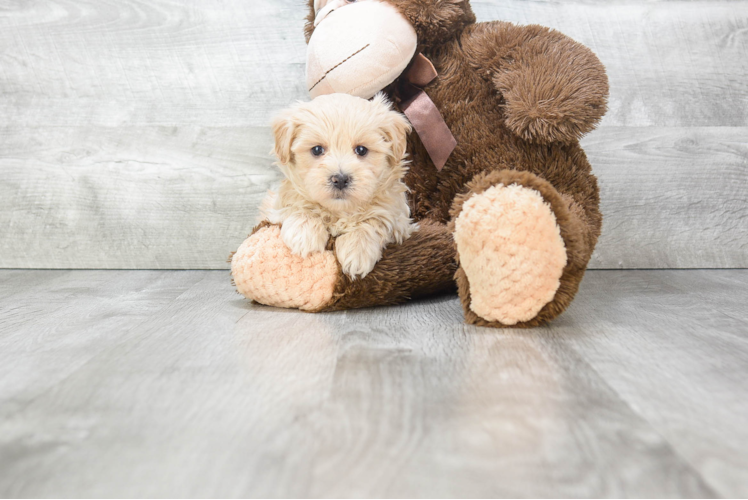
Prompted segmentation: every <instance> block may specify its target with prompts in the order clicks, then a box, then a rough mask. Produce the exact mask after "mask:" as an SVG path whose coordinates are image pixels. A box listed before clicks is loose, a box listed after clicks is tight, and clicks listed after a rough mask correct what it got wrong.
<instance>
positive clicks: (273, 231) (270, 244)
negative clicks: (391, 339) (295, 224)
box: [231, 220, 457, 312]
mask: <svg viewBox="0 0 748 500" xmlns="http://www.w3.org/2000/svg"><path fill="white" fill-rule="evenodd" d="M456 270H457V264H456V262H455V247H454V242H453V239H452V233H451V232H450V230H449V229H448V227H447V225H446V224H440V223H437V222H433V221H430V220H423V221H421V222H419V228H418V229H417V230H416V231H414V232H413V234H412V236H411V237H410V238H408V239H407V240H406V241H404V242H403V243H402V244H400V245H389V246H388V247H387V248H386V249H385V250H384V253H383V255H382V259H381V260H380V261H379V262H378V263H377V265H376V266H375V267H374V269H373V270H372V271H371V272H370V273H369V274H367V275H366V277H365V278H363V279H356V280H351V279H350V278H349V277H347V276H346V275H344V274H343V273H342V272H341V270H340V265H339V264H338V262H337V260H336V258H335V253H334V250H333V247H332V246H330V247H328V250H326V251H325V252H318V253H315V254H312V255H310V256H308V257H306V258H302V257H299V256H297V255H293V254H291V252H290V250H288V248H287V247H286V246H285V244H284V243H283V241H282V240H281V238H280V228H279V227H278V226H277V225H272V224H269V223H263V224H261V225H260V226H258V227H257V228H256V229H255V230H254V232H253V234H252V235H251V236H250V237H249V238H248V239H247V240H246V241H245V242H244V243H243V244H242V245H241V247H239V250H238V251H237V252H236V253H235V254H234V255H233V257H232V259H231V272H232V275H233V278H234V282H235V284H236V287H237V290H238V291H239V292H240V293H241V294H242V295H244V296H245V297H247V298H248V299H250V300H254V301H257V302H259V303H261V304H265V305H270V306H276V307H286V308H297V309H301V310H304V311H312V312H319V311H333V310H342V309H354V308H359V307H371V306H380V305H392V304H398V303H401V302H405V301H407V300H409V299H411V298H415V297H418V296H423V295H429V294H433V293H437V292H442V291H449V290H454V288H455V284H454V278H453V277H454V273H455V271H456Z"/></svg>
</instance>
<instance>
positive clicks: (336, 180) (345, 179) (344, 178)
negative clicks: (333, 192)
mask: <svg viewBox="0 0 748 500" xmlns="http://www.w3.org/2000/svg"><path fill="white" fill-rule="evenodd" d="M330 184H332V187H334V188H335V189H340V190H341V191H342V190H343V189H345V188H347V187H348V186H349V185H350V184H351V177H350V176H349V175H347V174H336V175H333V176H332V177H330Z"/></svg>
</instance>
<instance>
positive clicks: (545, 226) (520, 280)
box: [454, 184, 566, 325]
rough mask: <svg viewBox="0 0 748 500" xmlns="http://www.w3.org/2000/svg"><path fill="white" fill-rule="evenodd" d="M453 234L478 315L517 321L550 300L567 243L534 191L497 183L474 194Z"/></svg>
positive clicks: (507, 323)
mask: <svg viewBox="0 0 748 500" xmlns="http://www.w3.org/2000/svg"><path fill="white" fill-rule="evenodd" d="M454 235H455V243H456V244H457V253H458V255H459V256H460V264H461V266H462V269H463V270H464V272H465V276H466V277H467V279H468V282H469V285H470V290H471V291H472V296H471V299H472V300H471V303H470V305H469V307H470V309H471V310H472V311H473V312H474V313H476V314H477V315H478V316H480V317H482V318H485V319H486V320H489V321H498V322H501V323H502V324H504V325H516V324H517V323H519V322H522V321H529V320H531V319H532V318H534V317H535V316H537V314H538V312H540V310H541V309H542V308H543V306H545V305H546V304H547V303H548V302H550V301H551V300H552V299H553V296H554V295H555V294H556V290H558V287H559V284H560V279H561V275H562V273H563V269H564V266H566V247H565V246H564V240H563V239H562V238H561V230H560V229H559V227H558V226H557V225H556V217H555V216H554V215H553V211H552V210H551V207H550V205H549V204H548V203H546V202H545V200H544V199H543V197H542V196H541V195H540V193H538V192H537V191H535V190H534V189H530V188H526V187H522V186H519V185H518V184H511V185H509V186H505V185H503V184H498V185H495V186H491V187H490V188H488V189H487V190H486V191H484V192H482V193H480V194H477V193H473V194H472V196H471V197H470V198H469V199H468V200H467V201H466V202H465V203H464V204H463V208H462V211H461V212H460V215H459V216H458V217H457V220H455V233H454Z"/></svg>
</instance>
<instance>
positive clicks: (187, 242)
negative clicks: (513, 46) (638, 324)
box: [0, 0, 748, 269]
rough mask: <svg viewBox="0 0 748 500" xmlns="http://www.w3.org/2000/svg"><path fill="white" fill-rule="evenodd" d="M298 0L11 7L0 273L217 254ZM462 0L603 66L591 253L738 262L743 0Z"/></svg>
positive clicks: (653, 261) (284, 86)
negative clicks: (560, 34)
mask: <svg viewBox="0 0 748 500" xmlns="http://www.w3.org/2000/svg"><path fill="white" fill-rule="evenodd" d="M301 5H302V2H300V1H299V0H253V1H252V2H241V1H239V0H220V1H217V2H212V3H210V4H206V3H204V2H199V1H197V0H189V1H185V2H177V3H175V2H171V1H170V0H153V1H152V2H148V4H147V5H146V4H143V3H141V2H137V1H135V0H123V1H113V0H95V1H94V0H76V1H73V0H43V1H37V2H15V3H13V4H12V5H9V6H7V7H6V8H5V9H4V10H3V15H2V16H0V94H2V97H3V98H2V99H0V116H2V117H3V123H2V126H1V127H0V137H2V140H0V267H11V268H110V269H119V268H135V269H137V268H147V269H190V268H199V269H200V268H204V269H217V268H225V267H226V263H225V258H226V256H227V254H228V253H229V252H230V251H232V250H235V249H236V247H237V246H238V245H239V243H240V242H241V240H242V239H243V238H244V236H245V235H246V234H247V232H248V231H249V229H250V228H251V227H252V226H253V224H254V222H255V217H256V214H257V210H256V207H257V205H258V203H259V201H260V199H261V198H262V196H263V194H264V192H265V191H266V189H268V188H271V187H273V186H274V185H275V184H277V182H278V179H279V174H278V172H277V171H276V170H275V169H274V168H273V167H272V166H271V162H272V160H271V159H270V157H269V156H268V154H267V151H268V150H269V148H270V134H269V131H268V128H267V124H268V120H269V119H270V117H271V115H272V114H273V113H275V112H276V111H277V110H278V109H280V108H282V107H285V106H287V105H288V104H289V103H290V102H292V101H293V100H295V99H298V98H304V96H305V91H304V88H303V81H304V78H303V74H304V43H303V39H302V37H301V28H302V17H303V16H302V15H301V14H302V13H301ZM473 5H474V8H475V10H476V12H477V14H478V17H479V18H480V20H489V19H499V18H501V19H506V20H509V21H514V22H519V23H540V24H546V25H549V26H552V27H554V28H558V29H560V30H561V31H564V32H565V33H568V34H569V35H570V36H572V37H574V38H575V39H578V40H579V41H581V42H583V43H586V44H588V45H589V46H590V47H592V48H593V49H594V50H595V51H596V52H597V53H598V54H599V55H600V57H601V59H602V60H603V61H604V62H605V64H606V65H607V66H608V70H609V73H610V77H611V83H612V90H611V92H612V96H611V110H610V113H609V114H608V116H607V117H606V118H605V120H604V122H603V124H604V126H603V128H602V129H601V130H599V131H597V132H595V133H593V134H592V135H590V136H589V137H588V138H587V139H586V140H585V142H584V144H585V147H586V149H587V151H588V153H589V156H590V158H591V160H592V162H593V165H594V167H595V169H596V171H597V173H598V174H599V177H600V180H601V185H602V188H603V211H604V213H605V214H606V217H607V218H606V223H605V228H604V233H603V236H602V238H601V240H600V245H599V248H598V252H597V253H596V254H595V256H594V258H593V261H592V263H591V267H593V268H622V267H627V268H670V267H678V268H691V267H745V266H746V265H748V264H747V260H748V252H747V251H746V249H747V248H748V245H747V243H746V242H747V241H748V235H747V234H746V231H745V230H744V229H743V226H744V225H745V224H744V220H745V217H746V201H745V199H746V197H745V195H744V193H745V192H746V189H747V188H746V184H747V182H748V181H746V168H745V167H746V165H747V164H748V163H746V162H748V160H746V157H747V156H746V149H747V148H746V137H748V126H747V125H748V121H747V117H748V111H747V110H748V100H746V99H745V98H744V96H745V95H748V87H747V86H748V78H746V76H747V75H748V59H747V58H745V57H743V56H744V54H745V53H746V52H748V50H747V49H748V39H747V37H746V36H745V33H748V0H735V1H727V0H717V1H711V0H710V1H707V0H696V1H680V0H677V1H676V0H672V1H654V2H651V1H648V2H643V1H639V0H626V1H622V2H614V3H610V2H607V3H604V4H599V3H597V2H590V1H588V0H575V1H568V2H545V1H540V0H532V1H519V0H506V1H498V0H473ZM258 20H261V22H258ZM631 127H636V128H631ZM650 135H651V136H652V137H651V138H650V137H649V136H650ZM708 171H709V172H711V173H712V176H710V175H709V174H707V172H708ZM632 186H636V189H632Z"/></svg>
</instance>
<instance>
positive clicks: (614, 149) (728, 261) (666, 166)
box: [0, 127, 748, 269]
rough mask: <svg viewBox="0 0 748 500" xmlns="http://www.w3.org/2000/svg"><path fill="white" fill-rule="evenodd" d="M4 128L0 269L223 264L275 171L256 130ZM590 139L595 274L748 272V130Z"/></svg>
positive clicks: (635, 132) (606, 134)
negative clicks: (596, 202)
mask: <svg viewBox="0 0 748 500" xmlns="http://www.w3.org/2000/svg"><path fill="white" fill-rule="evenodd" d="M5 130H6V134H7V135H6V137H8V140H7V141H6V143H5V144H4V145H3V144H0V171H3V172H4V173H5V176H4V177H3V178H0V228H4V229H5V231H4V232H3V231H0V234H2V235H3V236H0V267H11V268H23V267H49V268H115V269H119V268H148V269H159V268H160V269H164V268H167V269H168V268H181V269H190V268H198V269H199V268H208V269H211V268H212V269H219V268H226V267H227V264H226V257H227V256H228V254H229V252H231V251H233V250H235V249H236V248H237V247H238V245H239V244H240V243H241V241H242V240H243V239H244V237H246V235H247V234H248V233H249V231H250V230H251V228H252V226H253V225H254V223H255V220H256V218H257V207H258V205H259V203H260V200H261V199H262V197H263V196H264V194H265V192H266V190H267V189H268V188H272V187H273V186H274V185H277V183H278V181H279V178H280V174H279V173H278V171H277V169H275V168H274V167H272V165H271V162H272V161H271V158H270V157H269V156H268V154H267V152H268V149H269V141H270V139H269V137H268V136H267V134H266V131H265V129H262V128H252V129H241V130H234V129H211V128H208V129H205V128H195V129H171V128H163V127H154V128H147V129H141V128H130V129H110V128H80V129H65V128H46V129H44V133H43V134H39V135H38V136H37V138H36V140H37V141H38V142H37V143H34V144H29V143H28V142H27V141H26V137H28V130H25V129H20V130H8V129H5ZM82 143H85V148H81V147H79V146H78V144H82ZM584 146H585V148H586V150H587V152H588V156H589V158H590V161H591V162H592V164H593V165H594V171H595V173H596V174H597V175H598V177H599V179H600V185H601V192H602V210H603V213H604V215H605V222H604V227H603V235H602V237H601V238H600V242H599V245H598V249H597V252H596V253H595V255H594V256H593V259H592V262H591V264H590V267H591V268H705V267H746V266H748V231H746V230H745V220H748V201H747V198H746V196H745V193H746V192H748V168H746V166H748V128H746V127H738V128H728V127H719V128H682V129H674V128H651V127H642V128H632V127H605V128H603V129H601V130H599V131H597V132H595V133H593V134H591V135H590V136H588V137H587V138H586V139H585V141H584ZM190 149H192V150H193V151H195V153H191V152H189V151H190ZM117 158H121V159H117ZM58 162H62V163H61V165H62V166H63V167H62V168H59V167H58V166H57V165H58Z"/></svg>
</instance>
